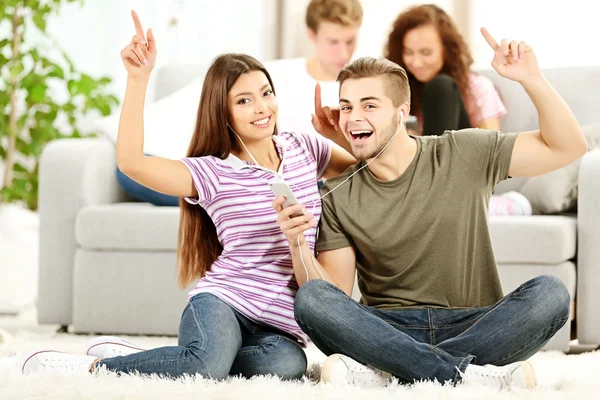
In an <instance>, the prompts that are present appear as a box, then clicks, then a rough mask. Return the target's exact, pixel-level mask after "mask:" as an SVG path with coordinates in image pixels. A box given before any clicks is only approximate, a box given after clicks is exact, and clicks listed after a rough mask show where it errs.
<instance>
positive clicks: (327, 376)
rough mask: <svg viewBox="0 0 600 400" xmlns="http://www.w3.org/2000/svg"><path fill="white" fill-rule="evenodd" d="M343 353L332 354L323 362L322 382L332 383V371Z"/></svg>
mask: <svg viewBox="0 0 600 400" xmlns="http://www.w3.org/2000/svg"><path fill="white" fill-rule="evenodd" d="M341 356H342V355H341V354H332V355H330V356H329V357H327V359H326V360H325V362H324V363H323V368H322V369H321V382H323V383H331V372H332V370H333V367H334V365H335V364H336V363H337V362H338V361H339V359H340V357H341Z"/></svg>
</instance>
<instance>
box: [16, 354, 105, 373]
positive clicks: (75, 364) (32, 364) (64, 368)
mask: <svg viewBox="0 0 600 400" xmlns="http://www.w3.org/2000/svg"><path fill="white" fill-rule="evenodd" d="M95 360H96V357H92V356H84V355H81V354H69V353H62V352H60V351H54V350H42V351H35V352H30V353H26V354H23V355H21V356H20V357H19V361H18V365H19V368H21V372H22V373H23V374H34V373H39V372H67V373H73V372H76V373H79V372H90V368H91V366H92V363H93V362H94V361H95Z"/></svg>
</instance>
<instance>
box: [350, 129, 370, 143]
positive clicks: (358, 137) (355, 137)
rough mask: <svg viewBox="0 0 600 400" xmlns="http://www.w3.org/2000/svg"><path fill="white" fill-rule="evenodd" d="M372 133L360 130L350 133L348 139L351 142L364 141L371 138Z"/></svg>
mask: <svg viewBox="0 0 600 400" xmlns="http://www.w3.org/2000/svg"><path fill="white" fill-rule="evenodd" d="M372 134H373V131H370V130H366V129H361V130H356V131H350V137H351V138H352V141H353V142H359V141H365V140H367V139H368V138H370V137H371V135H372Z"/></svg>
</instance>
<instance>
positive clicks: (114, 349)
mask: <svg viewBox="0 0 600 400" xmlns="http://www.w3.org/2000/svg"><path fill="white" fill-rule="evenodd" d="M145 350H146V349H142V348H141V347H137V346H136V345H134V344H132V343H129V342H128V341H127V340H123V339H121V338H120V337H116V336H100V337H97V338H95V339H92V340H90V342H89V343H88V349H87V354H88V355H89V356H94V357H98V358H111V357H118V356H128V355H130V354H135V353H139V352H141V351H145Z"/></svg>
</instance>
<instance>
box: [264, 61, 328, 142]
mask: <svg viewBox="0 0 600 400" xmlns="http://www.w3.org/2000/svg"><path fill="white" fill-rule="evenodd" d="M263 64H264V66H265V68H267V71H268V72H269V74H270V75H271V79H272V80H273V85H274V86H275V94H276V96H277V100H278V103H279V116H278V119H277V127H278V129H279V132H286V131H288V132H300V133H302V132H310V133H315V134H317V133H316V132H315V130H314V128H313V126H312V122H311V114H314V113H315V85H316V84H317V81H316V80H315V79H314V78H313V77H312V76H310V75H309V74H308V71H307V70H306V58H291V59H281V60H272V61H267V62H265V63H263ZM319 83H320V84H321V104H322V105H323V106H338V103H339V84H338V83H337V82H336V81H320V82H319Z"/></svg>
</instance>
